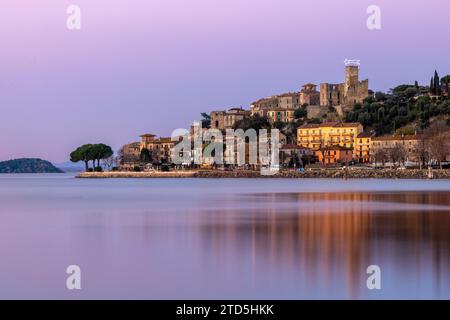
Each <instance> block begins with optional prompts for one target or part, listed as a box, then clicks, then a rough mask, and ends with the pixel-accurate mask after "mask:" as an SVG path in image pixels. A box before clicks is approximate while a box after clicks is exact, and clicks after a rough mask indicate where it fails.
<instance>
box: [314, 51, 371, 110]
mask: <svg viewBox="0 0 450 320" xmlns="http://www.w3.org/2000/svg"><path fill="white" fill-rule="evenodd" d="M368 95H369V80H367V79H366V80H363V81H359V61H357V60H346V61H345V82H344V83H339V84H330V83H322V84H321V85H320V105H321V106H323V107H329V106H333V107H337V106H340V107H342V109H343V110H344V111H346V110H351V109H352V108H353V106H354V105H355V104H356V103H362V102H363V101H364V99H365V98H366V97H367V96H368Z"/></svg>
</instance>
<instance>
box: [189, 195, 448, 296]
mask: <svg viewBox="0 0 450 320" xmlns="http://www.w3.org/2000/svg"><path fill="white" fill-rule="evenodd" d="M242 201H246V203H247V204H248V203H250V204H252V203H254V204H255V206H254V207H252V209H248V208H247V209H245V210H244V209H235V208H229V209H226V208H224V209H221V210H220V211H214V213H213V214H214V221H215V223H209V222H210V221H211V214H212V213H211V212H208V213H204V214H200V215H199V216H198V219H199V221H205V219H206V220H207V221H209V222H208V223H207V224H204V225H201V226H200V227H199V228H200V232H201V233H200V235H201V241H202V245H204V246H206V247H207V248H205V250H207V252H208V258H209V259H210V261H209V263H211V262H213V263H217V266H214V267H217V268H220V267H221V266H222V265H223V264H224V263H226V261H233V262H234V265H235V266H236V264H237V265H238V266H240V267H244V266H245V267H246V265H243V263H244V261H248V260H249V261H251V267H252V274H254V275H255V276H256V277H257V276H258V275H260V274H267V273H270V274H272V275H273V274H278V275H279V277H286V278H290V279H295V280H296V281H297V282H296V283H297V286H296V289H297V290H296V292H298V294H299V298H308V297H311V296H309V294H310V292H309V291H308V290H307V289H308V288H311V289H312V290H314V291H315V292H320V293H319V294H320V297H330V296H331V297H332V295H333V294H336V295H337V297H338V298H342V297H345V298H354V299H357V298H361V297H364V296H365V295H366V294H367V291H366V286H365V280H366V268H367V266H369V265H371V264H374V260H373V259H374V257H376V258H377V260H376V261H377V262H378V263H380V264H382V263H383V262H386V261H387V260H388V261H392V259H394V258H396V259H399V260H398V261H396V263H397V264H400V266H397V267H396V268H398V269H401V267H402V266H405V268H407V271H409V272H414V268H415V267H417V265H418V264H419V265H421V263H423V262H424V260H423V259H426V262H427V263H429V260H428V258H429V257H428V256H427V255H424V254H422V256H421V254H420V251H421V249H422V250H423V252H430V246H431V248H432V249H431V254H432V257H433V261H432V262H431V263H432V265H435V264H439V266H440V267H439V268H441V269H440V270H437V276H438V278H437V280H436V281H438V282H439V274H445V273H446V272H450V270H449V266H450V255H448V254H446V252H447V251H448V250H447V249H448V248H449V247H450V238H449V237H448V228H450V219H449V215H446V214H442V213H443V212H447V213H450V211H449V210H447V211H430V210H429V209H427V210H423V209H420V208H419V209H416V210H414V209H412V210H411V208H405V206H404V205H405V204H408V205H411V204H418V205H426V204H434V205H435V204H441V205H446V206H450V200H449V199H448V197H447V196H446V193H445V192H425V193H424V192H409V193H395V192H389V193H384V192H375V193H374V192H349V193H332V192H331V193H298V194H295V193H292V194H256V195H254V196H250V197H249V198H246V199H242ZM383 202H384V203H385V204H387V205H388V204H389V203H390V204H391V205H388V207H389V209H386V206H383V205H382V203H383ZM280 203H284V204H286V203H291V206H289V207H284V209H283V208H282V207H280V206H279V204H280ZM380 204H381V205H380ZM261 205H262V206H261ZM385 213H389V214H385ZM208 218H209V220H208ZM405 247H406V248H409V250H406V251H405ZM411 248H412V249H411ZM425 249H426V250H425ZM411 250H412V251H411ZM210 253H212V256H211V254H210ZM245 258H248V260H245ZM236 261H239V263H238V262H236ZM411 268H412V269H411ZM436 268H437V267H436ZM398 269H397V270H398ZM398 272H400V273H401V274H402V273H403V272H404V270H399V271H398ZM257 280H258V279H256V281H257ZM341 280H342V282H341ZM342 285H343V286H344V287H342ZM333 290H334V291H335V292H334V291H333ZM336 292H337V293H336ZM301 294H304V296H301Z"/></svg>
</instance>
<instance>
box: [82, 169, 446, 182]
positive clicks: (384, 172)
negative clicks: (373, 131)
mask: <svg viewBox="0 0 450 320" xmlns="http://www.w3.org/2000/svg"><path fill="white" fill-rule="evenodd" d="M346 175H347V177H346ZM433 175H434V179H439V180H442V179H450V170H433ZM75 178H80V179H159V178H163V179H185V178H196V179H220V178H223V179H227V178H229V179H230V178H232V179H245V178H246V179H249V178H263V179H345V178H347V179H428V170H426V169H424V170H419V169H410V170H394V169H377V170H372V169H351V170H349V171H348V172H347V173H346V172H345V171H344V170H342V169H323V170H311V171H305V172H296V171H281V172H279V173H277V174H275V175H272V176H263V175H261V173H260V172H259V171H219V170H216V171H212V170H199V171H170V172H125V171H119V172H83V173H80V174H78V175H76V176H75Z"/></svg>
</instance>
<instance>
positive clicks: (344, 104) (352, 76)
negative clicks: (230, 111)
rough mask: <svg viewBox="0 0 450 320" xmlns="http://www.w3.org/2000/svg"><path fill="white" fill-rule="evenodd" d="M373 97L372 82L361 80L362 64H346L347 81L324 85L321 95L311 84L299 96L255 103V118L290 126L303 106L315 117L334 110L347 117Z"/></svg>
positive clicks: (278, 96)
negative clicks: (354, 108) (370, 87)
mask: <svg viewBox="0 0 450 320" xmlns="http://www.w3.org/2000/svg"><path fill="white" fill-rule="evenodd" d="M368 95H369V80H367V79H366V80H362V81H360V80H359V61H356V60H346V62H345V81H344V82H343V83H338V84H331V83H321V84H320V91H317V85H315V84H313V83H307V84H305V85H303V86H302V89H301V90H300V91H298V92H290V93H284V94H281V95H275V96H271V97H268V98H263V99H260V100H258V101H256V102H253V103H252V104H251V106H250V108H251V115H256V114H258V115H260V116H267V117H268V118H269V120H270V121H271V122H275V121H282V122H290V121H292V120H294V111H295V110H296V109H298V108H300V107H301V106H309V107H311V108H309V107H308V112H309V110H311V112H313V113H314V114H320V113H321V111H322V112H326V111H327V110H328V108H330V107H334V108H335V109H336V111H337V112H338V113H340V114H343V112H344V111H347V110H350V109H352V108H353V106H354V105H355V104H357V103H362V102H363V101H364V99H365V98H367V96H368Z"/></svg>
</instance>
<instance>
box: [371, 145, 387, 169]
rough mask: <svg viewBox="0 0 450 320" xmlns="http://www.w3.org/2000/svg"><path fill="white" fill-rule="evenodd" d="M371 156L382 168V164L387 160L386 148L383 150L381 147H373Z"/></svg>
mask: <svg viewBox="0 0 450 320" xmlns="http://www.w3.org/2000/svg"><path fill="white" fill-rule="evenodd" d="M372 157H373V160H374V162H375V164H377V163H381V164H382V165H383V168H384V164H385V163H386V161H387V160H388V154H387V152H386V150H384V149H382V148H377V149H375V151H374V153H373V156H372Z"/></svg>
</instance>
